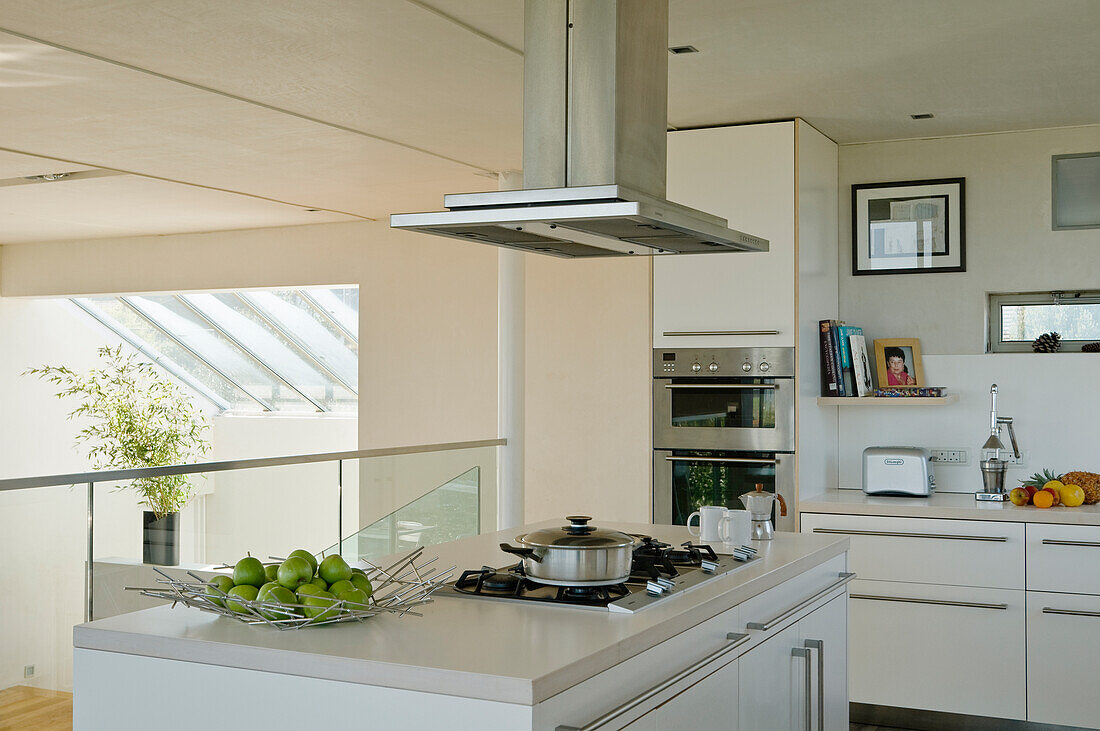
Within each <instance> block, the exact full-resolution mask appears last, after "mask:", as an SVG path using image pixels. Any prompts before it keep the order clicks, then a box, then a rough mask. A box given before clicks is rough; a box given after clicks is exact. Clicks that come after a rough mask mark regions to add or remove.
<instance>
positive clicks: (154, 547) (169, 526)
mask: <svg viewBox="0 0 1100 731" xmlns="http://www.w3.org/2000/svg"><path fill="white" fill-rule="evenodd" d="M144 524H145V530H144V532H143V537H144V546H143V550H142V554H141V560H142V561H143V562H144V563H151V564H156V565H158V566H177V565H179V562H180V540H179V537H180V514H179V513H168V515H165V516H164V517H163V518H161V519H159V520H158V519H157V514H156V513H154V512H153V511H151V510H146V511H145V512H144Z"/></svg>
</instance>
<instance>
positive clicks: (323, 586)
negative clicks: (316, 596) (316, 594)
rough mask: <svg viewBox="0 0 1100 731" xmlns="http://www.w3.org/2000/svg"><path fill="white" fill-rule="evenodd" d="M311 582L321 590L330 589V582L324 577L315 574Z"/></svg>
mask: <svg viewBox="0 0 1100 731" xmlns="http://www.w3.org/2000/svg"><path fill="white" fill-rule="evenodd" d="M309 583H311V584H313V585H314V586H316V587H317V588H318V589H320V590H321V591H324V590H326V589H328V582H327V581H325V580H324V579H322V578H321V577H320V576H314V577H313V578H312V579H311V580H310V582H309Z"/></svg>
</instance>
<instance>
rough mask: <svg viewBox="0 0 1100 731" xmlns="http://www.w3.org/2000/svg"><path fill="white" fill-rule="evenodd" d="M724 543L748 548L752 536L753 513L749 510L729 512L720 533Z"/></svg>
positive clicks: (723, 520) (724, 517) (724, 518)
mask: <svg viewBox="0 0 1100 731" xmlns="http://www.w3.org/2000/svg"><path fill="white" fill-rule="evenodd" d="M720 533H721V536H720V537H721V538H722V542H723V543H729V544H731V545H734V546H747V545H748V543H749V538H750V537H751V536H752V513H750V512H749V511H747V510H727V511H726V514H725V516H723V518H722V529H721V531H720Z"/></svg>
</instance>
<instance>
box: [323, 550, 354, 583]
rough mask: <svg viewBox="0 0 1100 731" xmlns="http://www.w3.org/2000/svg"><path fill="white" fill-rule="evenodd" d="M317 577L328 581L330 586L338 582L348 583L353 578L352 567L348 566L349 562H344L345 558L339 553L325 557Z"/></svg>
mask: <svg viewBox="0 0 1100 731" xmlns="http://www.w3.org/2000/svg"><path fill="white" fill-rule="evenodd" d="M317 575H318V576H320V577H321V578H322V579H324V580H325V581H327V582H328V583H329V585H332V584H335V583H336V582H337V581H347V580H348V579H350V578H351V566H348V562H347V561H345V560H344V557H343V556H341V555H340V554H338V553H334V554H332V555H331V556H325V558H324V560H323V561H321V565H320V566H318V567H317Z"/></svg>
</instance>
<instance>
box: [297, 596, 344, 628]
mask: <svg viewBox="0 0 1100 731" xmlns="http://www.w3.org/2000/svg"><path fill="white" fill-rule="evenodd" d="M335 603H336V597H334V596H333V595H332V594H330V593H328V592H327V591H322V592H319V593H317V594H311V595H308V596H306V598H305V599H303V600H302V604H304V605H305V608H304V609H303V610H302V611H303V612H304V613H305V615H306V616H307V617H309V618H310V619H312V620H313V621H314V622H324V621H327V620H329V619H335V618H336V615H337V611H336V610H335V609H332V608H331V607H332V605H333V604H335Z"/></svg>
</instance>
